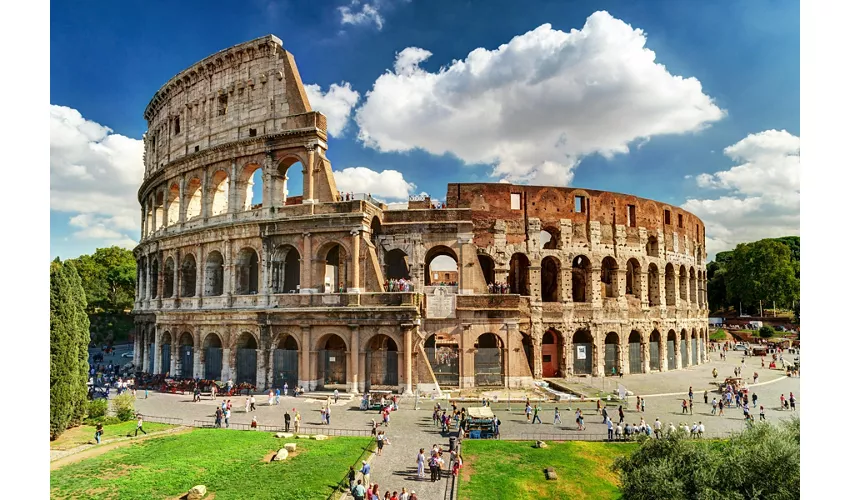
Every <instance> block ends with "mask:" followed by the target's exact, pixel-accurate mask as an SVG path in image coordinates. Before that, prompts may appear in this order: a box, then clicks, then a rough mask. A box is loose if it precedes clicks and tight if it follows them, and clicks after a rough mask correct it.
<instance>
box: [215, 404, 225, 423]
mask: <svg viewBox="0 0 850 500" xmlns="http://www.w3.org/2000/svg"><path fill="white" fill-rule="evenodd" d="M223 416H224V412H222V411H221V408H219V407H218V405H216V407H215V425H214V427H215V428H216V429H221V417H223Z"/></svg>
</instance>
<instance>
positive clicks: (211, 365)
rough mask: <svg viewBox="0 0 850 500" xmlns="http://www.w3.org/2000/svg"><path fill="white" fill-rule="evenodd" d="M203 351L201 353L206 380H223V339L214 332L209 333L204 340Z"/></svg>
mask: <svg viewBox="0 0 850 500" xmlns="http://www.w3.org/2000/svg"><path fill="white" fill-rule="evenodd" d="M201 345H202V346H203V350H202V351H201V355H202V357H203V358H202V361H203V367H204V378H205V379H207V380H219V379H221V375H222V373H221V369H222V366H223V363H222V361H223V354H224V349H223V345H224V344H223V342H222V339H221V337H220V336H219V335H218V334H217V333H214V332H210V333H207V334H206V335H204V338H203V344H201Z"/></svg>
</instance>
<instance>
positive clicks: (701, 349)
mask: <svg viewBox="0 0 850 500" xmlns="http://www.w3.org/2000/svg"><path fill="white" fill-rule="evenodd" d="M705 353H706V350H705V330H703V329H700V331H699V355H700V360H704V359H705Z"/></svg>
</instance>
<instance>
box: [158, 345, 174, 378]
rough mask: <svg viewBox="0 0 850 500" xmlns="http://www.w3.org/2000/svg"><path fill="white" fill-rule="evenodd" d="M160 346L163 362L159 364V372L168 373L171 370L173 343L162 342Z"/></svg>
mask: <svg viewBox="0 0 850 500" xmlns="http://www.w3.org/2000/svg"><path fill="white" fill-rule="evenodd" d="M159 348H160V350H161V351H162V363H161V364H160V365H159V373H162V374H166V373H168V372H170V371H171V344H162V345H161V346H159ZM172 375H173V374H172Z"/></svg>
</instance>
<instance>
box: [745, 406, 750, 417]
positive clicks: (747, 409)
mask: <svg viewBox="0 0 850 500" xmlns="http://www.w3.org/2000/svg"><path fill="white" fill-rule="evenodd" d="M749 418H750V406H749V405H748V404H747V403H744V420H749Z"/></svg>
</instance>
